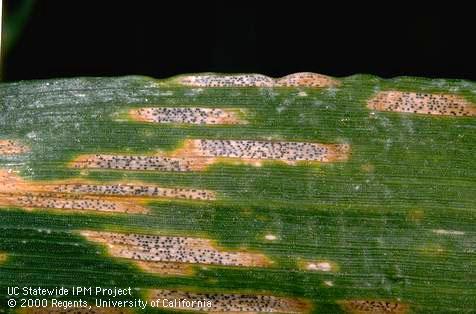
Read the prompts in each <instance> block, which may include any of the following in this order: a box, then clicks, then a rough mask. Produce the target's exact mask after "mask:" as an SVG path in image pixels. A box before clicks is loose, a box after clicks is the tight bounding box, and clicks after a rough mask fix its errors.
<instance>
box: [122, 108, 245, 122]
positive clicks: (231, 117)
mask: <svg viewBox="0 0 476 314" xmlns="http://www.w3.org/2000/svg"><path fill="white" fill-rule="evenodd" d="M129 116H130V117H131V118H132V119H133V120H135V121H140V122H151V123H167V124H244V123H246V121H244V120H242V119H240V118H239V116H238V114H237V110H232V109H221V108H198V107H193V108H192V107H147V108H139V109H131V110H130V111H129Z"/></svg>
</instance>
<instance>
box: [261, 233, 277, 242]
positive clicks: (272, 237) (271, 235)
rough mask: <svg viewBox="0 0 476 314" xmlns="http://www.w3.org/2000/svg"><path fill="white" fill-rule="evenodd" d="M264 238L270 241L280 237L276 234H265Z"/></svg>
mask: <svg viewBox="0 0 476 314" xmlns="http://www.w3.org/2000/svg"><path fill="white" fill-rule="evenodd" d="M264 238H265V239H266V240H268V241H275V240H277V239H278V237H276V236H275V235H274V234H267V235H265V236H264Z"/></svg>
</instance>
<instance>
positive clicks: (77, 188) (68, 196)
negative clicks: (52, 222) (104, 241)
mask: <svg viewBox="0 0 476 314" xmlns="http://www.w3.org/2000/svg"><path fill="white" fill-rule="evenodd" d="M162 198H168V199H187V200H214V199H215V193H214V192H212V191H209V190H201V189H190V188H163V187H159V186H156V185H150V184H144V183H140V182H137V183H114V184H98V183H92V182H88V181H83V180H75V179H72V180H61V181H48V182H30V181H26V180H23V179H22V178H21V177H20V176H18V175H16V174H15V173H13V172H9V171H7V170H0V206H4V207H5V206H13V207H21V208H25V209H38V208H50V209H60V210H73V211H98V212H111V213H114V212H115V213H138V214H142V213H147V212H148V211H149V210H148V208H147V207H146V206H145V205H144V204H145V203H147V202H148V201H151V200H154V199H162Z"/></svg>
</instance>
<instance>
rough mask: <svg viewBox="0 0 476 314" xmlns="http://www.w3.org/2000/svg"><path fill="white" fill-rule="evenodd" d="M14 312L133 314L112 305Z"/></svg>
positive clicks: (33, 309)
mask: <svg viewBox="0 0 476 314" xmlns="http://www.w3.org/2000/svg"><path fill="white" fill-rule="evenodd" d="M15 313H18V314H50V313H51V314H133V313H135V312H134V311H133V310H131V309H124V308H112V307H91V308H89V307H86V308H83V307H69V308H67V309H65V308H64V307H45V308H21V309H18V310H17V311H16V312H15Z"/></svg>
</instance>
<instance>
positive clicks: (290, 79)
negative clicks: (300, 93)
mask: <svg viewBox="0 0 476 314" xmlns="http://www.w3.org/2000/svg"><path fill="white" fill-rule="evenodd" d="M339 85H340V81H338V80H336V79H335V78H332V77H330V76H327V75H322V74H317V73H312V72H300V73H294V74H290V75H286V76H283V77H281V78H279V79H276V83H275V86H286V87H321V88H323V87H336V86H339Z"/></svg>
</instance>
